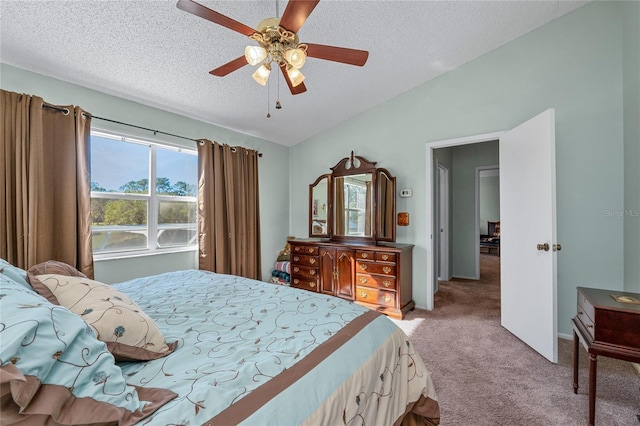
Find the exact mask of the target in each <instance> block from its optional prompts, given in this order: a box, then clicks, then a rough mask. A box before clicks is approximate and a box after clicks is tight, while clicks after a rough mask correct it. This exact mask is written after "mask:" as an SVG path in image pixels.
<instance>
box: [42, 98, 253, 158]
mask: <svg viewBox="0 0 640 426" xmlns="http://www.w3.org/2000/svg"><path fill="white" fill-rule="evenodd" d="M42 108H49V109H53V110H56V111H60V112H61V113H63V114H64V115H68V114H69V113H70V111H69V109H68V108H61V107H59V106H56V105H50V104H48V103H46V102H43V103H42ZM83 114H87V115H89V117H91V118H95V119H98V120H103V121H108V122H110V123H116V124H122V125H123V126H129V127H135V128H136V129H142V130H147V131H149V132H153V134H154V135H156V134H158V133H160V134H162V135H167V136H173V137H174V138H180V139H186V140H188V141H193V142H196V143H198V142H200V141H201V140H202V139H193V138H188V137H186V136H180V135H175V134H173V133H167V132H163V131H161V130H154V129H149V128H147V127H142V126H136V125H135V124H129V123H123V122H122V121H116V120H111V119H109V118H104V117H98V116H97V115H92V114H89V113H86V112H83ZM234 152H235V148H234ZM258 157H262V153H261V152H259V153H258Z"/></svg>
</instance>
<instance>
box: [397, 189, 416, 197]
mask: <svg viewBox="0 0 640 426" xmlns="http://www.w3.org/2000/svg"><path fill="white" fill-rule="evenodd" d="M412 195H413V191H411V190H410V189H403V190H401V191H400V196H401V197H403V198H404V197H411V196H412Z"/></svg>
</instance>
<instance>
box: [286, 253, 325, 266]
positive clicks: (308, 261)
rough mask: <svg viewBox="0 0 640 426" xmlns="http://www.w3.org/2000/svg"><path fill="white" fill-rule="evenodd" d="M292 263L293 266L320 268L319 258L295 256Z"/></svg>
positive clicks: (292, 257)
mask: <svg viewBox="0 0 640 426" xmlns="http://www.w3.org/2000/svg"><path fill="white" fill-rule="evenodd" d="M291 261H292V262H293V266H296V265H303V266H307V265H309V266H318V263H319V262H318V257H317V256H306V255H304V254H294V255H292V256H291Z"/></svg>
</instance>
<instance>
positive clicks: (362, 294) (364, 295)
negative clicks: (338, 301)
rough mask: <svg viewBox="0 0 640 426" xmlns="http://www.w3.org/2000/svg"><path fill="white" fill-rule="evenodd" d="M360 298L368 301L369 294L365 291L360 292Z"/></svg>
mask: <svg viewBox="0 0 640 426" xmlns="http://www.w3.org/2000/svg"><path fill="white" fill-rule="evenodd" d="M360 297H362V298H363V299H366V298H367V293H366V292H364V291H361V292H360Z"/></svg>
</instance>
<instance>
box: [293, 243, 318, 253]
mask: <svg viewBox="0 0 640 426" xmlns="http://www.w3.org/2000/svg"><path fill="white" fill-rule="evenodd" d="M291 251H292V252H293V253H298V254H306V255H310V256H317V255H318V251H319V248H318V246H297V245H296V246H292V247H291Z"/></svg>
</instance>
